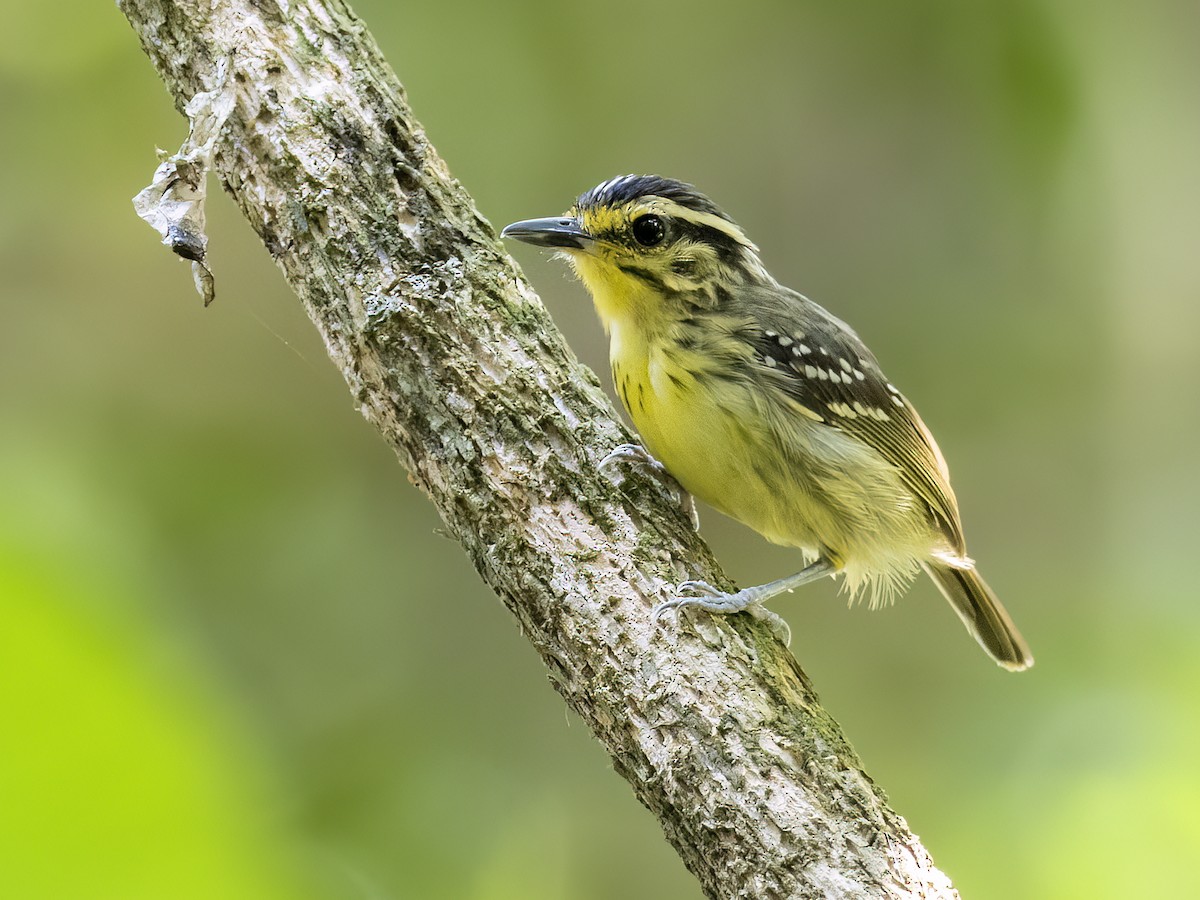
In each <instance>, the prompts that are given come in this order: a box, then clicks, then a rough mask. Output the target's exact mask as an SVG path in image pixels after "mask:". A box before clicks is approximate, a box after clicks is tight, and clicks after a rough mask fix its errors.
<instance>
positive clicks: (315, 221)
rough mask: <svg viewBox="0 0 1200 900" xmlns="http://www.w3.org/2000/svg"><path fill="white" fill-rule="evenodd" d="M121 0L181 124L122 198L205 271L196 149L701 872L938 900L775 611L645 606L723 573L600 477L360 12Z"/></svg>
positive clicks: (513, 282)
mask: <svg viewBox="0 0 1200 900" xmlns="http://www.w3.org/2000/svg"><path fill="white" fill-rule="evenodd" d="M118 5H119V6H120V8H121V10H122V11H123V12H124V13H125V15H126V16H127V17H128V19H129V20H130V22H131V23H132V24H133V26H134V29H135V30H136V32H137V33H138V36H139V37H140V38H141V42H142V46H143V48H144V49H145V51H146V53H147V54H148V55H149V57H150V59H151V61H152V62H153V63H154V66H155V67H156V68H157V70H158V72H159V74H160V75H161V76H162V78H163V80H164V82H165V83H166V85H167V87H168V89H169V90H170V92H171V94H172V96H173V97H174V98H175V104H176V107H177V108H178V109H179V110H180V111H181V112H184V113H185V114H186V115H188V117H189V119H190V121H191V122H192V125H193V129H192V131H193V133H192V135H191V136H190V137H189V141H188V143H186V144H185V145H184V147H183V148H181V151H180V153H179V154H176V155H175V156H174V157H171V159H169V160H167V161H166V162H164V164H163V167H160V170H159V174H158V176H157V177H156V180H155V184H154V185H152V186H151V187H150V188H149V189H148V191H149V194H148V195H143V196H142V197H141V198H140V201H139V211H140V212H142V214H143V215H146V214H147V212H149V213H150V214H151V215H149V216H147V217H148V218H152V217H153V216H157V217H158V218H157V219H156V222H157V225H156V227H158V226H161V227H160V231H161V232H162V233H163V235H164V242H165V243H168V244H170V245H171V246H172V249H174V250H175V251H176V252H177V253H180V254H181V255H183V256H185V257H187V258H188V259H192V260H194V261H196V264H197V265H199V266H200V267H201V268H203V269H204V272H207V268H206V267H205V266H204V260H203V256H204V240H203V221H204V220H203V202H204V196H203V183H204V173H205V170H206V168H207V167H209V166H211V168H212V170H213V171H214V172H215V174H216V175H217V176H218V177H219V179H220V180H221V183H222V184H223V185H224V187H225V188H226V190H227V191H228V192H229V193H230V194H231V195H232V196H233V197H234V199H235V200H236V201H237V203H238V204H239V205H240V206H241V209H242V211H243V212H244V213H245V215H246V218H247V219H248V220H249V221H250V223H251V225H252V226H253V227H254V229H255V230H256V231H257V232H258V234H259V236H260V237H261V238H262V241H263V244H264V245H265V246H266V248H267V251H268V252H269V253H270V254H271V256H272V257H273V258H274V259H275V261H276V262H277V263H278V265H279V266H280V268H281V269H282V270H283V273H284V275H285V276H286V278H287V280H288V282H289V283H290V284H291V286H292V287H293V289H294V290H295V291H296V293H297V295H298V296H299V297H300V299H301V301H302V302H303V303H304V306H305V309H306V310H307V312H308V314H309V316H310V317H311V318H312V320H313V322H314V324H315V325H316V326H317V328H318V329H319V330H320V332H321V334H322V336H323V337H324V339H325V344H326V346H327V348H328V351H329V355H330V357H331V358H332V359H333V361H334V362H335V363H336V364H337V366H338V367H339V368H340V369H341V371H342V374H343V375H344V376H345V379H346V382H347V383H348V384H349V385H350V389H351V392H352V393H353V395H354V398H355V400H356V401H357V402H358V404H359V405H360V406H361V409H362V412H363V414H364V415H365V416H366V417H367V418H368V419H369V420H370V421H372V422H373V423H374V424H375V425H376V427H378V429H379V430H380V432H381V433H382V435H383V436H384V437H385V438H386V439H387V441H388V442H389V443H390V444H391V445H392V447H393V448H394V449H395V451H396V454H397V455H398V456H399V458H400V460H401V462H402V463H403V464H404V466H405V467H406V468H407V469H408V471H409V472H410V473H411V477H412V479H413V481H415V482H416V483H417V484H418V485H419V486H420V487H421V488H422V489H423V490H424V491H425V493H427V494H428V495H429V497H430V498H431V499H432V500H433V501H434V503H435V504H436V505H437V507H438V510H439V511H440V513H441V516H442V518H443V520H444V521H445V523H446V526H447V528H448V529H449V530H450V531H451V532H452V533H453V535H454V536H455V537H456V538H457V539H458V540H459V541H460V542H461V543H462V545H463V547H464V548H465V549H466V551H467V553H468V555H469V556H470V557H471V560H472V562H473V563H474V564H475V567H476V569H478V571H479V573H480V574H481V575H482V576H483V578H484V580H485V581H486V582H487V583H488V584H489V585H490V586H491V587H492V588H493V590H495V592H496V593H497V594H498V595H499V596H500V598H501V600H503V602H504V604H505V605H506V606H507V607H508V608H509V609H510V610H511V611H512V613H513V614H514V615H515V616H516V617H517V619H518V621H519V622H520V626H521V629H522V631H523V633H524V634H525V635H526V637H528V639H529V640H530V642H531V643H532V644H533V645H534V647H535V648H536V649H537V651H538V653H539V654H540V655H541V657H542V659H543V660H544V662H545V664H546V666H547V668H548V669H549V671H550V675H551V679H552V681H553V683H554V685H555V687H556V688H557V690H558V691H559V693H560V694H561V695H562V696H563V698H564V699H565V700H566V701H567V703H568V704H569V705H570V707H571V708H572V709H573V710H575V711H576V712H577V713H578V714H579V716H580V717H581V718H582V719H583V720H584V721H585V722H586V723H587V725H588V727H589V728H591V730H592V731H593V733H594V734H595V735H596V737H597V738H598V739H599V740H600V741H601V742H602V743H603V744H604V746H605V747H606V748H607V749H608V751H609V753H610V754H612V758H613V764H614V766H615V767H616V769H617V771H618V772H620V773H621V774H622V775H623V776H625V778H627V779H628V780H629V782H630V784H631V785H632V786H633V789H634V791H635V793H636V794H637V796H638V799H639V800H641V801H642V803H644V804H645V805H646V806H647V807H648V808H649V809H650V810H651V811H652V812H653V813H654V814H655V816H657V817H658V819H659V821H660V822H661V823H662V827H663V831H664V832H665V833H666V836H667V838H668V839H669V840H670V841H671V843H672V844H673V845H674V846H675V848H676V849H677V850H678V852H679V854H680V856H681V857H682V858H683V861H684V862H685V863H686V865H687V866H688V868H689V869H690V870H691V871H692V872H693V873H695V875H696V876H697V878H699V879H700V882H701V884H702V885H703V888H704V891H705V892H706V893H707V894H708V895H709V896H711V897H733V896H743V897H927V898H928V897H956V896H957V894H956V893H955V891H954V889H953V888H952V887H951V885H950V882H949V880H948V879H947V878H946V876H945V875H943V874H942V873H941V872H940V871H938V870H937V869H936V868H934V866H933V864H932V861H931V860H930V858H929V855H928V854H927V853H926V851H925V849H924V848H923V847H922V846H921V844H920V843H919V842H918V840H917V839H916V838H915V837H914V836H913V835H912V834H911V833H910V832H909V830H908V827H907V826H906V824H905V822H904V820H903V819H902V818H901V817H900V816H899V815H897V814H896V813H894V812H893V811H892V810H890V809H889V808H888V807H887V805H886V801H885V799H884V797H883V795H882V793H881V792H880V791H879V790H878V789H877V788H876V787H875V785H874V784H873V783H872V782H871V780H870V779H869V778H868V777H867V776H866V775H865V774H864V773H863V771H862V769H861V766H860V764H859V762H858V759H857V758H856V756H855V755H854V752H853V751H852V750H851V749H850V747H849V745H848V744H847V743H846V740H845V738H844V737H843V736H842V734H841V732H840V731H839V729H838V727H837V725H836V723H834V722H833V720H832V719H830V718H829V716H828V714H826V713H825V712H824V710H822V709H821V707H820V706H819V705H818V702H817V698H816V695H815V693H814V692H813V689H812V686H811V685H810V684H809V682H808V680H807V679H806V678H805V676H804V674H803V673H802V672H801V671H800V669H799V667H798V666H797V665H796V663H795V661H794V660H793V658H792V657H791V655H790V654H789V653H788V652H787V650H786V649H785V648H784V647H783V646H782V645H781V644H780V643H779V642H778V640H776V639H775V638H774V637H773V635H772V633H771V631H770V629H769V628H768V627H767V625H766V624H764V623H762V622H759V621H756V620H755V619H754V618H752V617H750V616H744V615H739V616H733V617H729V618H722V617H719V616H696V617H694V618H691V619H689V620H688V621H686V622H685V623H683V625H682V627H676V626H675V625H674V624H673V623H671V622H667V623H665V624H664V625H661V626H658V625H655V624H654V623H653V622H651V620H650V615H649V611H650V608H651V606H652V604H653V603H654V602H655V601H657V600H659V599H662V598H663V597H664V596H665V595H666V592H667V591H668V590H669V586H670V585H673V584H675V583H677V582H679V581H681V580H684V579H686V578H703V579H705V580H707V581H709V582H711V583H713V584H723V585H727V584H728V582H727V580H726V579H725V578H724V577H723V576H722V575H721V574H720V572H719V570H718V569H717V568H716V566H715V564H714V562H713V560H712V558H711V556H710V555H709V553H708V551H707V549H706V548H705V547H704V545H703V544H702V542H701V541H700V539H699V538H698V537H697V536H696V535H695V534H694V533H693V531H692V529H691V527H690V525H689V522H688V519H687V517H686V516H685V515H684V514H683V513H682V512H681V511H680V510H679V509H678V508H676V506H675V505H674V504H673V503H672V501H671V499H670V493H669V492H668V491H665V490H664V489H663V488H662V487H661V486H660V485H657V484H656V483H655V482H654V481H653V480H651V479H650V478H648V477H643V476H641V475H638V474H637V473H631V474H630V475H629V477H628V479H627V480H626V481H625V483H624V484H622V485H621V487H620V489H618V488H616V487H614V486H613V485H612V484H610V483H609V482H608V481H606V480H605V479H603V478H602V477H600V476H598V475H597V472H596V463H597V461H598V460H599V459H600V458H601V457H603V456H604V454H605V453H607V451H609V450H610V449H611V448H613V447H614V446H615V445H617V444H619V443H622V442H623V441H626V440H628V439H629V436H628V434H627V433H626V432H625V430H624V429H623V428H622V427H621V426H620V425H619V424H618V423H617V421H616V419H615V417H614V415H613V412H612V409H611V407H610V405H609V404H608V402H607V400H606V399H605V397H604V395H603V394H602V392H601V390H600V388H599V385H598V383H597V381H596V378H595V376H594V375H593V374H592V373H591V372H590V371H588V370H587V369H585V368H583V367H582V366H581V365H580V364H579V363H578V362H577V361H576V360H575V358H574V356H573V355H572V354H571V352H570V351H569V350H568V349H567V347H566V346H565V344H564V343H563V340H562V338H561V336H560V335H559V333H558V331H557V330H556V329H555V327H554V325H553V324H552V323H551V321H550V319H549V317H548V316H547V314H546V311H545V309H544V308H543V307H542V305H541V303H540V301H539V300H538V298H537V297H536V295H535V294H534V293H533V292H532V290H531V289H530V288H529V286H528V284H527V283H526V282H525V280H524V279H523V277H522V276H521V275H520V274H519V273H518V272H517V270H516V269H515V267H514V265H513V263H512V261H511V260H510V259H509V257H508V256H507V255H506V254H505V253H504V251H503V249H502V248H501V247H500V245H499V244H498V242H497V239H496V237H495V233H494V232H493V230H492V228H491V227H490V226H489V225H488V223H487V222H486V221H485V220H484V219H483V218H482V217H481V216H480V215H479V213H478V212H477V211H476V209H475V207H474V204H473V203H472V201H471V199H470V197H469V196H468V195H467V194H466V192H465V191H464V190H463V189H462V187H461V186H460V185H459V184H458V183H457V182H456V181H454V179H453V178H451V176H450V174H449V172H448V171H447V170H446V167H445V165H444V164H443V163H442V161H441V160H440V159H439V158H438V156H437V154H436V153H435V152H434V150H433V148H432V147H431V146H430V145H429V143H428V141H427V140H426V138H425V134H424V133H423V131H422V130H421V127H420V125H419V124H418V123H417V122H416V121H415V120H414V119H413V118H412V115H411V113H410V111H409V109H408V105H407V103H406V101H405V97H404V93H403V89H402V88H401V86H400V85H399V83H398V82H397V80H396V77H395V75H394V74H393V73H392V71H391V69H390V68H388V66H387V64H386V63H385V62H384V60H383V58H382V55H381V54H380V52H379V49H378V48H377V47H376V45H375V43H374V41H373V40H372V38H371V37H370V35H369V34H368V33H367V31H366V29H365V27H364V25H363V24H362V22H361V21H360V20H359V19H357V18H356V17H355V15H354V13H353V12H352V11H351V10H350V9H349V8H348V7H347V6H346V5H345V4H344V3H342V2H340V0H289V2H283V0H203V2H201V0H179V2H169V0H119V2H118ZM164 167H166V170H165V171H164ZM180 204H182V206H181V205H180ZM197 275H198V277H199V278H200V279H201V281H204V273H203V272H199V271H198V272H197ZM207 287H209V288H211V281H209V282H207Z"/></svg>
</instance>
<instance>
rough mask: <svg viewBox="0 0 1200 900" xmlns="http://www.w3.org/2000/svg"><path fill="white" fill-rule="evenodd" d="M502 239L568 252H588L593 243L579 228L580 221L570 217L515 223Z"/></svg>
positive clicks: (509, 226) (507, 227)
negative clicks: (513, 239) (511, 239)
mask: <svg viewBox="0 0 1200 900" xmlns="http://www.w3.org/2000/svg"><path fill="white" fill-rule="evenodd" d="M500 237H502V238H515V239H516V240H518V241H523V242H524V243H526V244H533V246H535V247H555V248H561V249H566V250H586V249H587V248H588V247H589V246H590V245H591V243H592V238H591V236H590V235H589V234H588V233H587V232H586V231H584V230H583V229H582V228H580V227H579V221H578V220H577V219H573V218H571V217H570V216H557V217H555V218H552V219H526V220H525V221H523V222H513V223H512V224H511V225H507V226H505V228H504V230H503V231H502V232H500Z"/></svg>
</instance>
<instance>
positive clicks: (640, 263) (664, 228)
mask: <svg viewBox="0 0 1200 900" xmlns="http://www.w3.org/2000/svg"><path fill="white" fill-rule="evenodd" d="M501 236H502V237H510V238H515V239H516V240H519V241H524V242H525V243H527V244H533V245H534V246H538V247H550V248H554V249H556V250H559V251H561V252H562V254H563V255H564V256H566V258H567V259H568V260H569V261H570V262H571V264H572V266H574V268H575V271H576V272H577V273H578V274H579V277H580V279H581V280H582V281H583V283H584V284H585V285H586V286H587V288H588V290H589V291H590V292H591V294H592V297H593V299H594V300H595V302H596V308H597V310H598V311H599V312H600V316H601V318H602V319H604V321H605V323H606V324H609V323H611V321H612V320H613V319H614V318H617V317H620V316H623V315H628V314H637V315H644V314H645V313H647V312H662V311H664V307H679V308H684V307H688V306H692V307H696V306H698V307H702V308H712V307H715V306H717V305H718V304H719V303H720V301H721V291H724V290H730V289H732V288H735V287H736V285H737V284H739V283H741V282H744V281H746V280H747V279H752V280H756V281H763V280H768V279H769V278H770V276H769V275H767V273H766V271H765V270H764V269H763V267H762V263H761V262H759V259H758V248H757V247H755V246H754V244H752V243H751V242H750V240H749V238H747V237H746V235H745V234H744V233H743V232H742V229H741V228H740V227H738V225H737V224H736V223H735V222H734V221H733V220H732V219H731V218H729V216H728V215H726V214H725V212H724V211H722V210H721V208H720V207H719V206H717V205H716V204H715V203H713V202H712V201H711V200H709V199H708V198H707V197H706V196H704V195H703V194H701V193H700V192H699V191H697V190H696V189H695V188H694V187H692V186H691V185H690V184H684V183H683V182H681V181H674V180H673V179H670V178H662V177H660V176H657V175H623V176H621V177H618V178H612V179H610V180H608V181H605V182H602V183H601V184H598V185H597V186H596V187H594V188H592V189H591V190H589V191H586V192H584V193H583V194H581V195H580V196H579V198H578V199H577V200H576V201H575V203H574V204H573V205H572V206H571V208H570V209H569V210H567V212H566V213H564V214H563V215H561V216H555V217H551V218H547V219H528V220H525V221H523V222H514V223H513V224H511V225H509V226H508V227H507V228H505V229H504V231H503V232H502V233H501Z"/></svg>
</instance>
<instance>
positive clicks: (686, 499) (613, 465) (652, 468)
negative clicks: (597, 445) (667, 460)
mask: <svg viewBox="0 0 1200 900" xmlns="http://www.w3.org/2000/svg"><path fill="white" fill-rule="evenodd" d="M622 465H632V466H637V467H638V468H642V469H646V470H647V471H649V472H651V473H653V475H654V477H655V478H657V479H659V481H661V482H663V483H664V484H665V485H666V487H667V488H668V489H670V490H671V491H672V492H673V493H675V495H676V496H677V498H678V500H679V507H680V509H682V510H683V511H684V513H685V514H687V517H688V518H689V519H690V520H691V523H692V528H694V529H695V530H696V531H699V530H700V514H699V513H698V512H696V501H695V500H693V499H692V495H691V494H689V493H688V492H687V491H686V490H684V489H683V486H682V485H681V484H680V483H679V482H678V481H676V480H675V478H674V476H672V475H671V473H670V472H668V471H667V469H666V466H664V465H663V464H662V463H660V462H659V461H658V460H657V459H655V458H654V457H653V456H651V455H650V454H649V453H648V452H647V451H646V448H645V447H643V446H642V445H641V444H621V445H620V446H618V447H615V448H613V450H612V451H611V452H610V453H609V454H608V455H607V456H605V457H604V459H602V460H600V464H599V465H598V466H597V467H596V468H597V469H598V470H599V472H600V474H602V475H604V476H605V477H606V478H608V479H609V480H610V481H614V482H616V483H618V484H619V483H620V481H619V479H617V478H613V474H614V470H616V469H619V468H620V467H621V466H622Z"/></svg>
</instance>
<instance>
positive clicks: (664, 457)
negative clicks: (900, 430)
mask: <svg viewBox="0 0 1200 900" xmlns="http://www.w3.org/2000/svg"><path fill="white" fill-rule="evenodd" d="M613 338H614V339H613V348H614V351H618V350H619V351H621V352H614V354H613V359H612V364H613V378H614V380H615V383H616V386H617V390H618V392H619V393H620V395H621V399H622V401H623V402H624V404H625V407H626V409H627V411H628V412H629V415H630V417H631V418H632V419H633V423H634V425H635V426H636V427H637V430H638V433H639V434H640V435H641V438H642V441H643V443H644V444H645V447H646V449H647V450H648V451H650V454H651V455H652V456H654V458H655V459H657V460H658V461H659V462H661V463H662V464H663V465H664V466H666V468H667V470H668V471H669V472H670V473H671V474H672V475H673V476H674V477H675V479H676V480H677V481H678V482H679V483H680V484H681V485H683V487H684V488H685V489H687V491H688V492H689V493H691V494H692V495H693V496H695V497H697V498H699V499H700V500H703V501H704V502H705V503H707V504H708V505H710V506H712V507H714V508H716V509H718V510H720V511H721V512H723V513H725V514H726V515H728V516H730V517H732V518H734V519H737V520H738V521H740V522H742V523H743V524H745V525H748V526H749V527H751V528H753V529H754V530H755V531H758V532H759V533H760V534H762V535H763V536H764V537H766V538H767V539H768V540H771V541H774V542H775V543H779V544H788V545H791V546H802V547H815V541H814V540H813V539H812V535H810V534H809V533H808V529H807V528H806V527H804V525H803V524H802V523H800V522H797V521H795V518H796V517H795V516H794V515H791V514H788V513H784V510H785V508H786V507H789V506H792V505H794V504H793V503H792V502H791V501H790V500H788V501H786V502H784V503H782V504H781V502H780V496H779V495H780V491H786V485H783V484H779V483H778V480H777V479H776V478H774V477H772V474H771V472H770V471H769V468H772V467H765V466H764V461H767V460H769V459H771V458H772V457H776V456H778V451H777V450H774V449H772V448H768V447H763V446H760V445H761V443H762V438H763V435H762V434H761V433H757V434H756V433H755V431H754V429H750V428H747V427H746V424H745V413H746V410H745V409H744V408H743V407H744V405H745V399H744V398H741V397H739V396H737V393H736V391H735V390H734V389H733V388H732V387H728V388H726V389H725V390H724V391H722V389H721V388H722V385H721V383H720V382H719V381H716V380H714V379H713V378H712V377H711V376H706V375H704V374H703V365H702V362H701V361H700V360H695V362H696V367H692V366H680V365H678V363H675V364H672V363H670V362H669V361H668V359H667V356H666V354H664V353H663V352H661V350H659V349H657V348H654V347H651V346H647V345H646V344H644V343H641V342H637V343H635V344H634V345H633V346H630V345H629V344H628V343H627V342H622V341H620V340H619V336H618V335H616V334H614V336H613ZM696 371H700V372H701V375H700V376H699V378H698V377H697V375H695V374H693V373H694V372H696ZM739 408H742V413H741V414H739V413H738V409H739ZM772 482H775V483H772ZM781 513H784V514H782V515H781Z"/></svg>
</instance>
